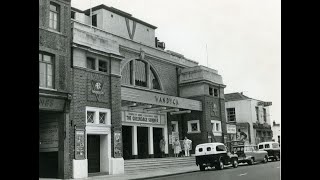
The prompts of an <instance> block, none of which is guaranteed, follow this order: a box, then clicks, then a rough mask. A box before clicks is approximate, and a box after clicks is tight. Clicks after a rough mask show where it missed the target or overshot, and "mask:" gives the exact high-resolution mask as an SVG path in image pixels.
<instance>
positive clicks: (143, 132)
mask: <svg viewBox="0 0 320 180" xmlns="http://www.w3.org/2000/svg"><path fill="white" fill-rule="evenodd" d="M137 131H138V134H137V140H138V158H139V159H143V158H148V156H149V153H148V128H147V127H137Z"/></svg>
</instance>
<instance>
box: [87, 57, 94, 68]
mask: <svg viewBox="0 0 320 180" xmlns="http://www.w3.org/2000/svg"><path fill="white" fill-rule="evenodd" d="M87 68H88V69H93V70H95V69H96V68H95V59H93V58H87Z"/></svg>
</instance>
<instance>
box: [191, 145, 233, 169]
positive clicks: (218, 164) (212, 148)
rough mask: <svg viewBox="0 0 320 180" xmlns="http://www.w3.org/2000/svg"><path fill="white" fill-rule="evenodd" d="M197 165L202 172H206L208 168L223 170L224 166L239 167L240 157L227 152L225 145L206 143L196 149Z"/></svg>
mask: <svg viewBox="0 0 320 180" xmlns="http://www.w3.org/2000/svg"><path fill="white" fill-rule="evenodd" d="M195 156H196V165H197V166H199V168H200V171H204V170H205V168H206V167H213V166H214V167H215V168H216V169H219V170H221V169H223V168H224V165H232V166H233V167H234V168H236V167H238V155H236V154H231V153H230V152H227V148H226V146H225V145H224V144H223V143H204V144H199V145H197V146H196V149H195Z"/></svg>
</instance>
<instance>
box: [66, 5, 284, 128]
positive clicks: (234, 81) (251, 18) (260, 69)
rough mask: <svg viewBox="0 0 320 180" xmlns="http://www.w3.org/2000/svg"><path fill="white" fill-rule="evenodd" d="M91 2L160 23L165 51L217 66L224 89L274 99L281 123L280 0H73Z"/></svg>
mask: <svg viewBox="0 0 320 180" xmlns="http://www.w3.org/2000/svg"><path fill="white" fill-rule="evenodd" d="M90 4H91V6H93V7H94V6H96V5H100V4H105V5H106V6H110V7H114V8H117V9H120V10H122V11H125V12H127V13H130V14H132V16H133V17H135V18H137V19H140V20H142V21H145V22H147V23H149V24H152V25H154V26H156V27H158V28H157V29H156V32H155V33H156V37H158V39H159V40H160V41H162V42H165V44H166V50H172V51H175V52H178V53H180V54H183V55H184V56H185V57H186V58H188V59H191V60H194V61H197V62H199V64H200V65H204V66H207V67H209V68H212V69H215V70H217V71H218V73H219V74H220V75H221V76H222V79H223V83H224V84H225V85H226V86H227V87H226V88H225V93H232V92H243V94H244V95H246V96H248V97H251V98H254V99H258V100H262V101H271V102H272V106H270V119H271V123H272V121H276V122H277V123H281V1H280V0H197V1H196V0H91V3H90V0H71V6H72V7H75V8H77V9H80V10H86V9H89V8H90Z"/></svg>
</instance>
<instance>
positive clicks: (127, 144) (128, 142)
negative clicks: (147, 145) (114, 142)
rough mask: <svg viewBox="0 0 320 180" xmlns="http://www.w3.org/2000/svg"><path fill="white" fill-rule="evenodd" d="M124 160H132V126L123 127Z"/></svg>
mask: <svg viewBox="0 0 320 180" xmlns="http://www.w3.org/2000/svg"><path fill="white" fill-rule="evenodd" d="M122 142H123V159H132V126H122Z"/></svg>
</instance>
